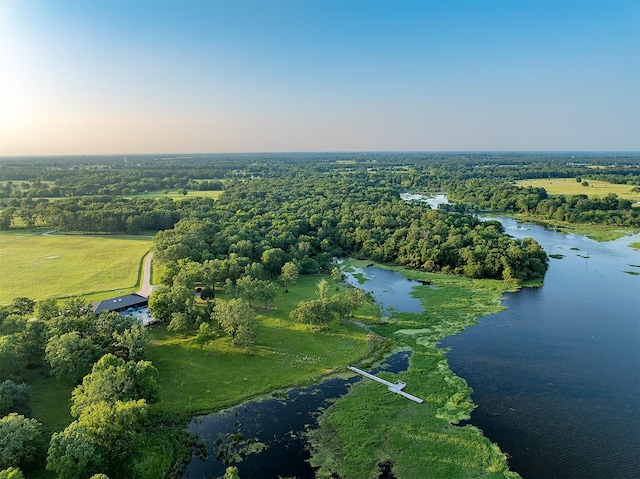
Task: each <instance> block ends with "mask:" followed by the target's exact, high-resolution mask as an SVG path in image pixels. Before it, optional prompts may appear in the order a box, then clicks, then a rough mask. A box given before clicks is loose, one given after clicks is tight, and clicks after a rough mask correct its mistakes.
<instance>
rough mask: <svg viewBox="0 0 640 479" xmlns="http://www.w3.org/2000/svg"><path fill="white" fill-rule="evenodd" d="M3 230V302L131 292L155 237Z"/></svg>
mask: <svg viewBox="0 0 640 479" xmlns="http://www.w3.org/2000/svg"><path fill="white" fill-rule="evenodd" d="M43 231H44V230H12V231H10V232H0V304H8V303H9V302H10V301H11V300H12V299H13V298H15V297H18V296H26V297H29V298H31V299H34V300H41V299H45V298H51V297H64V296H74V295H77V296H80V295H87V294H91V293H99V292H109V293H113V294H119V293H118V292H116V291H122V292H123V293H126V292H131V291H133V290H134V289H135V288H136V286H137V283H138V280H139V279H138V278H139V273H140V264H141V260H142V257H143V256H144V255H145V254H146V253H147V251H149V249H150V248H151V239H150V238H146V237H140V238H136V237H133V236H126V237H125V236H122V237H121V236H81V235H53V234H47V235H43V234H42V232H43Z"/></svg>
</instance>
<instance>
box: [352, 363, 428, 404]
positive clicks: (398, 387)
mask: <svg viewBox="0 0 640 479" xmlns="http://www.w3.org/2000/svg"><path fill="white" fill-rule="evenodd" d="M347 369H349V370H350V371H353V372H354V373H358V374H360V375H362V376H364V377H365V378H369V379H373V380H374V381H378V382H379V383H382V384H384V385H385V386H387V389H389V391H391V392H392V393H396V394H400V396H404V397H406V398H407V399H411V400H412V401H415V402H417V403H422V402H424V401H423V400H422V399H420V398H419V397H416V396H412V395H411V394H408V393H406V392H404V391H403V389H404V387H405V386H406V385H407V384H406V383H403V382H402V381H396V382H395V383H390V382H389V381H385V380H384V379H380V378H379V377H378V376H374V375H373V374H369V373H368V372H366V371H363V370H362V369H358V368H354V367H353V366H347Z"/></svg>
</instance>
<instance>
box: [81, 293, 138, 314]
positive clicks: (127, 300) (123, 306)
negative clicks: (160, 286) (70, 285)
mask: <svg viewBox="0 0 640 479" xmlns="http://www.w3.org/2000/svg"><path fill="white" fill-rule="evenodd" d="M148 305H149V298H145V297H144V296H140V295H139V294H135V293H133V294H125V295H124V296H118V297H116V298H109V299H104V300H102V301H98V302H97V303H93V304H92V305H91V309H92V310H93V312H94V313H95V314H100V313H102V312H103V311H117V312H119V313H121V312H123V311H126V310H127V309H129V308H143V307H146V306H148Z"/></svg>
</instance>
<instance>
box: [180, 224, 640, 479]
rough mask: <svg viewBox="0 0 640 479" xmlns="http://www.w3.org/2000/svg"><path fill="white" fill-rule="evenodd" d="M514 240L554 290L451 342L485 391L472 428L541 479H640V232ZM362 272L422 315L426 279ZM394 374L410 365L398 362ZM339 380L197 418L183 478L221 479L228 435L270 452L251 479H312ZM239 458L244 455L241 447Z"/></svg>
mask: <svg viewBox="0 0 640 479" xmlns="http://www.w3.org/2000/svg"><path fill="white" fill-rule="evenodd" d="M499 219H500V221H502V223H503V224H504V226H505V228H506V230H507V233H509V234H511V235H513V236H515V237H526V236H531V237H533V238H535V239H536V240H537V241H538V242H539V243H541V244H542V246H543V247H544V248H545V250H546V251H547V253H549V254H552V255H558V259H556V258H552V259H551V260H550V267H549V270H548V272H547V275H546V277H545V283H544V286H542V287H540V288H525V289H523V290H521V291H518V292H516V293H512V294H508V295H507V297H506V299H505V305H506V306H507V307H508V309H507V310H505V311H503V312H501V313H498V314H495V315H491V316H487V317H485V318H482V319H481V320H480V323H479V324H478V325H477V326H473V327H470V328H467V329H466V330H465V331H463V332H462V333H460V334H458V335H456V336H453V337H450V338H447V339H445V340H444V341H442V342H441V343H440V346H442V347H448V348H451V350H450V352H449V353H448V354H447V357H448V360H449V364H450V367H451V369H452V370H453V371H454V372H455V373H456V374H458V375H459V376H461V377H463V378H465V379H466V380H467V382H468V383H469V385H470V386H471V387H472V388H473V389H474V393H473V395H472V398H473V400H474V402H475V404H477V408H476V410H475V411H474V412H473V413H472V416H471V419H470V421H469V422H471V423H473V424H474V425H476V426H478V427H479V428H480V429H482V430H483V431H484V433H485V435H486V436H488V437H489V438H490V439H491V440H492V441H494V442H496V443H497V444H499V446H500V447H501V448H502V450H503V451H505V452H506V453H507V454H509V456H510V460H509V463H510V465H511V468H512V469H513V470H515V471H517V472H518V473H520V474H521V475H522V476H523V477H524V478H526V479H532V478H576V479H590V478H617V477H619V478H635V477H640V455H639V454H638V451H640V403H639V398H640V276H639V275H637V274H632V273H640V252H638V251H637V250H633V249H631V248H630V247H629V246H628V244H629V243H631V242H633V241H640V235H636V236H635V237H633V238H631V237H625V238H622V239H620V240H617V241H612V242H606V243H597V242H595V241H592V240H589V239H588V238H586V237H584V236H579V235H565V234H561V233H556V232H553V231H548V230H545V229H544V228H542V227H538V226H534V225H525V224H521V223H517V222H515V221H514V220H512V219H509V218H499ZM359 274H360V275H362V277H364V278H365V279H366V280H367V281H366V283H365V285H364V286H363V287H364V289H366V290H368V291H371V292H372V294H373V295H374V297H375V298H376V300H377V301H378V302H379V303H380V305H381V306H382V307H383V309H385V310H386V311H387V312H388V313H390V312H393V311H408V312H415V311H417V310H419V309H416V308H419V304H418V305H416V300H415V298H413V297H411V296H410V292H411V289H412V288H413V287H414V286H416V285H417V284H418V283H416V282H413V281H409V280H407V279H405V278H403V277H401V276H399V275H397V274H396V273H393V272H390V271H386V270H380V269H377V268H365V269H362V270H356V271H354V272H351V273H350V274H349V275H348V278H349V281H350V282H352V284H356V285H357V282H358V276H359ZM397 360H399V361H400V366H398V365H397V364H393V365H392V366H391V369H392V370H393V371H398V370H403V369H404V368H406V358H404V357H402V358H400V359H397V358H392V360H391V362H392V363H395V362H397ZM353 380H355V378H352V379H351V380H342V379H332V380H329V381H325V382H324V383H322V384H321V385H318V386H311V387H309V388H302V389H296V390H293V391H290V392H289V393H287V394H286V395H285V396H283V397H281V398H279V399H270V400H267V401H262V402H254V401H251V402H249V403H246V404H244V405H242V406H240V407H238V408H234V409H231V410H228V411H225V412H223V413H218V414H214V415H210V416H207V417H200V418H194V420H193V421H192V423H191V425H190V427H189V430H190V431H192V432H194V433H197V434H198V435H199V437H200V438H201V439H202V440H203V441H204V442H205V443H206V446H207V449H208V457H207V459H206V460H204V461H203V460H200V459H198V458H194V459H193V460H192V461H191V463H190V464H189V465H188V467H187V470H186V471H185V475H184V477H189V478H195V477H212V476H220V475H222V473H223V472H224V463H223V461H220V460H218V459H216V452H217V445H216V440H217V438H218V437H221V438H223V439H226V438H229V437H230V436H229V435H230V434H238V433H241V434H242V439H243V440H249V439H251V440H253V439H256V440H257V441H259V442H261V443H264V444H265V445H266V446H267V449H266V450H265V451H264V452H261V453H259V454H252V455H250V456H248V457H247V459H245V460H244V461H243V462H241V463H240V464H239V469H240V476H241V477H251V478H271V477H277V476H278V475H280V476H296V477H312V474H313V472H312V469H311V468H310V467H309V466H308V464H307V463H306V462H305V461H306V459H307V458H308V457H309V456H308V452H307V451H306V450H305V448H304V438H303V434H302V432H303V431H304V430H305V428H306V427H310V426H311V427H313V424H315V418H316V417H317V414H319V411H320V410H321V409H322V408H323V407H326V405H328V404H329V403H330V402H331V401H332V400H333V399H335V398H336V397H338V396H340V395H342V394H344V393H345V392H346V391H347V389H348V386H349V383H350V381H353ZM231 452H233V451H231Z"/></svg>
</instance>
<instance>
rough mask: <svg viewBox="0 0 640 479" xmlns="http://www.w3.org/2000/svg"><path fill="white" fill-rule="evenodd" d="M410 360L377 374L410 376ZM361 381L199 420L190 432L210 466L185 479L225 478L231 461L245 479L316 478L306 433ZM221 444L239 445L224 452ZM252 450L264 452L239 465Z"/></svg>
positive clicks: (199, 464) (194, 467)
mask: <svg viewBox="0 0 640 479" xmlns="http://www.w3.org/2000/svg"><path fill="white" fill-rule="evenodd" d="M410 355H411V353H410V351H400V352H397V353H394V354H392V355H391V356H389V357H388V358H387V359H386V360H385V362H384V363H383V364H382V366H381V367H379V368H376V369H373V370H372V372H373V373H376V372H379V371H390V372H393V373H399V372H401V371H405V370H406V369H407V368H408V367H409V357H410ZM359 380H361V379H360V376H352V377H350V378H347V379H344V378H331V379H327V380H326V381H323V382H321V383H320V384H316V385H313V386H308V387H303V388H296V389H292V390H290V391H288V392H286V393H283V394H282V395H279V396H278V397H277V398H272V399H265V400H262V401H248V402H246V403H244V404H242V405H240V406H237V407H234V408H232V409H227V410H225V411H221V412H219V413H214V414H209V415H207V416H199V417H196V418H193V419H192V421H191V423H190V425H189V432H192V433H195V434H197V436H198V439H199V440H200V441H202V442H203V443H204V444H205V446H206V450H207V456H206V459H204V460H202V459H199V458H197V457H194V458H193V459H192V460H191V462H190V463H189V464H188V465H187V468H186V470H185V472H184V475H183V477H184V478H190V479H193V478H198V479H200V478H206V479H209V478H212V477H221V476H222V475H224V472H225V469H226V464H225V461H224V460H223V459H224V457H225V456H226V457H227V458H229V459H230V462H232V463H233V465H235V466H236V467H238V472H239V474H240V477H241V478H252V479H274V478H277V477H296V478H299V479H305V478H313V477H314V470H313V468H312V467H311V466H310V465H309V463H308V462H307V461H308V459H309V457H310V456H309V451H308V450H307V449H306V440H305V432H306V431H307V429H308V428H310V427H315V426H316V425H317V418H318V416H319V415H320V413H321V412H322V410H323V409H325V408H326V407H327V406H329V405H330V404H331V403H332V402H333V401H335V400H336V399H337V398H339V397H340V396H342V395H344V394H346V393H347V391H348V389H349V386H350V385H351V384H353V383H354V382H356V381H359ZM219 440H220V441H221V442H222V443H223V444H229V443H230V442H236V443H237V445H235V446H232V447H224V448H221V447H220V443H219ZM234 440H235V441H234ZM262 448H264V449H263V450H261V449H262ZM251 450H255V451H259V452H254V453H251V454H249V455H247V456H246V458H245V459H244V460H243V461H242V462H239V463H238V462H237V461H234V460H233V456H234V455H236V456H238V455H239V454H241V453H247V452H250V451H251Z"/></svg>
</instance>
